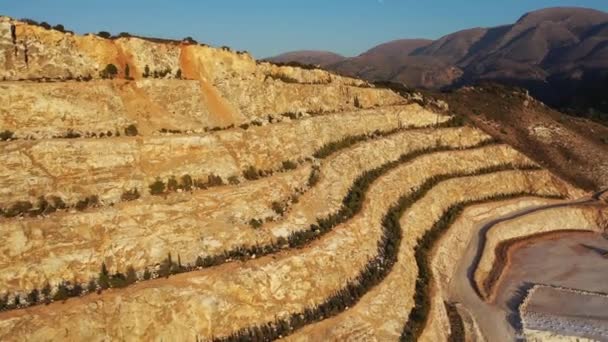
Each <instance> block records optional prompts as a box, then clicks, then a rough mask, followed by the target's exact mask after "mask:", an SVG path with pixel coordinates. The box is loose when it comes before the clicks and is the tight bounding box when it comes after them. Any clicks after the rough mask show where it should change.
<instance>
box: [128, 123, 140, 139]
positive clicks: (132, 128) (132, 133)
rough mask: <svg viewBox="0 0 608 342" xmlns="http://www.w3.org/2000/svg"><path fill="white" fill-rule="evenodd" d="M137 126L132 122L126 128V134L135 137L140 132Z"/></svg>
mask: <svg viewBox="0 0 608 342" xmlns="http://www.w3.org/2000/svg"><path fill="white" fill-rule="evenodd" d="M138 133H139V132H138V131H137V127H136V126H135V125H134V124H130V125H129V126H127V128H125V135H126V136H128V137H134V136H136V135H137V134H138Z"/></svg>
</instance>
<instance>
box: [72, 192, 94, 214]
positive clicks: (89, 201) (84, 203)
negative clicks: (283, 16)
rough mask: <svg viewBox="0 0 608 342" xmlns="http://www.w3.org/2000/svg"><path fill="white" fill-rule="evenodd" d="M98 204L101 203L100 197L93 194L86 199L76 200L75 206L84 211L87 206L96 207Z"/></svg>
mask: <svg viewBox="0 0 608 342" xmlns="http://www.w3.org/2000/svg"><path fill="white" fill-rule="evenodd" d="M97 205H99V197H97V196H96V195H91V196H89V197H87V198H85V199H82V200H80V201H78V202H76V205H75V208H76V209H77V210H80V211H82V210H85V209H87V208H91V207H95V206H97Z"/></svg>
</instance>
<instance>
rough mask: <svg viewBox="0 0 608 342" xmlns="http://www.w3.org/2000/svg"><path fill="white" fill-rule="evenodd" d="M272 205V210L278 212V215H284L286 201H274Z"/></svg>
mask: <svg viewBox="0 0 608 342" xmlns="http://www.w3.org/2000/svg"><path fill="white" fill-rule="evenodd" d="M271 207H272V210H273V211H274V212H275V213H277V215H281V216H282V215H283V214H285V209H286V205H285V204H284V203H281V202H277V201H274V202H272V205H271Z"/></svg>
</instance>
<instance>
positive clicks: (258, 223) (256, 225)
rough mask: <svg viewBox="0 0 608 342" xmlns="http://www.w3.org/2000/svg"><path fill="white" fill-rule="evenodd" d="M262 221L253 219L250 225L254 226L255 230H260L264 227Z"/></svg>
mask: <svg viewBox="0 0 608 342" xmlns="http://www.w3.org/2000/svg"><path fill="white" fill-rule="evenodd" d="M262 223H263V222H262V220H259V219H251V220H250V221H249V225H250V226H252V227H253V228H254V229H258V228H260V227H262Z"/></svg>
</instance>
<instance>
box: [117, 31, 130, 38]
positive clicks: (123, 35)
mask: <svg viewBox="0 0 608 342" xmlns="http://www.w3.org/2000/svg"><path fill="white" fill-rule="evenodd" d="M118 37H120V38H130V37H131V34H130V33H129V32H120V33H119V34H118Z"/></svg>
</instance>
